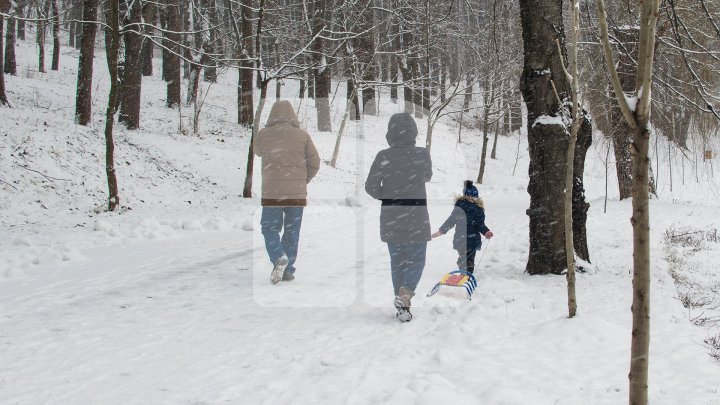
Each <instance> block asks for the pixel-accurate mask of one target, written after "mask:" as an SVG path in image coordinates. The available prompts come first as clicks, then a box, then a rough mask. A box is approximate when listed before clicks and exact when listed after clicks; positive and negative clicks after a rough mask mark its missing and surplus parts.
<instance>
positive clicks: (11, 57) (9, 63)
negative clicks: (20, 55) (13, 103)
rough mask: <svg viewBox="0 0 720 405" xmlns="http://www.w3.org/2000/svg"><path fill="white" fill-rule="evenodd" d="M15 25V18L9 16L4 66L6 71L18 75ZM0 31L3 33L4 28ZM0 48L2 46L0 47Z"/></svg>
mask: <svg viewBox="0 0 720 405" xmlns="http://www.w3.org/2000/svg"><path fill="white" fill-rule="evenodd" d="M9 11H10V10H8V12H9ZM15 26H16V20H15V18H13V17H10V18H8V20H7V28H6V29H5V63H4V65H3V67H2V69H3V72H4V73H7V74H9V75H13V76H16V75H17V62H16V60H15ZM0 33H2V30H0ZM0 49H2V48H1V47H0Z"/></svg>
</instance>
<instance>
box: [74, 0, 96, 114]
mask: <svg viewBox="0 0 720 405" xmlns="http://www.w3.org/2000/svg"><path fill="white" fill-rule="evenodd" d="M97 1H98V0H83V11H82V20H83V24H82V39H81V44H80V58H79V59H78V80H77V94H76V97H75V122H76V123H77V124H80V125H90V123H91V121H92V80H93V60H94V58H95V35H96V32H97V24H96V23H95V21H96V20H97V7H98V4H97Z"/></svg>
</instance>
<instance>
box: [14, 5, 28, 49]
mask: <svg viewBox="0 0 720 405" xmlns="http://www.w3.org/2000/svg"><path fill="white" fill-rule="evenodd" d="M25 6H26V3H25V0H20V1H18V2H17V6H16V7H17V15H18V16H19V17H25ZM17 39H19V40H20V41H24V40H25V20H23V19H19V20H17Z"/></svg>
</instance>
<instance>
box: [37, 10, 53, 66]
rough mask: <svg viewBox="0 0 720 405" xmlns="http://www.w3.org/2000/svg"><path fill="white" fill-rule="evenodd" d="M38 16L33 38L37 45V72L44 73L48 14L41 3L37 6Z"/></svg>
mask: <svg viewBox="0 0 720 405" xmlns="http://www.w3.org/2000/svg"><path fill="white" fill-rule="evenodd" d="M46 1H52V0H46ZM38 14H39V17H40V18H41V20H40V21H38V23H37V27H36V28H37V29H36V32H35V38H36V39H37V44H38V71H39V72H40V73H45V30H46V23H45V18H46V17H47V14H48V13H47V11H46V5H43V3H42V1H41V2H40V3H39V4H38Z"/></svg>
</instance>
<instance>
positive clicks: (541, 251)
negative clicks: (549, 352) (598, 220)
mask: <svg viewBox="0 0 720 405" xmlns="http://www.w3.org/2000/svg"><path fill="white" fill-rule="evenodd" d="M520 15H521V20H522V27H523V32H522V34H523V44H524V51H525V62H524V69H523V73H522V76H521V86H520V87H521V91H522V94H523V98H524V99H525V103H526V105H527V109H528V144H529V150H530V167H529V175H530V181H529V184H528V193H529V194H530V208H529V209H528V210H527V214H528V216H529V217H530V252H529V258H528V264H527V267H526V271H527V272H528V273H530V274H547V273H554V274H561V273H562V272H563V271H564V270H565V269H566V266H567V261H566V249H565V220H564V216H563V212H564V209H563V195H564V184H563V182H557V181H556V180H555V179H558V178H564V177H565V175H566V173H565V170H564V169H565V167H564V166H563V165H558V164H556V162H565V161H567V142H568V141H569V131H568V128H567V124H566V123H567V122H570V119H569V117H567V109H565V110H563V109H562V107H563V105H564V104H565V103H566V102H568V100H569V98H570V97H569V94H570V92H571V90H570V83H569V82H568V80H567V78H566V76H565V74H564V72H563V67H562V63H561V53H564V52H565V34H564V29H563V27H564V24H563V18H562V16H563V13H562V4H561V2H557V1H550V0H543V1H530V0H521V1H520ZM558 43H559V44H560V46H558V45H557V44H558ZM589 132H590V126H589V125H582V126H581V128H580V131H579V133H578V136H579V137H581V138H583V139H589V138H590V136H589ZM578 146H582V147H585V148H587V146H589V143H586V142H578ZM580 156H582V157H584V156H585V154H584V151H583V153H581V154H580ZM582 164H583V165H584V161H583V162H582ZM574 181H575V182H576V184H577V181H578V176H577V175H576V176H575V177H574ZM579 187H582V180H581V179H580V186H579ZM573 192H575V187H573ZM582 226H583V227H584V224H582ZM576 250H577V251H582V250H585V251H587V248H586V247H584V249H583V248H581V249H577V247H576Z"/></svg>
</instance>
